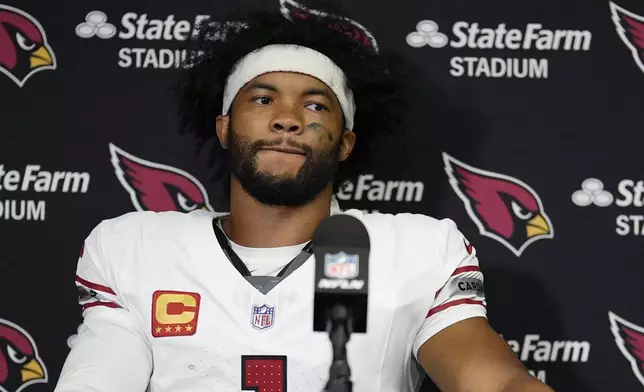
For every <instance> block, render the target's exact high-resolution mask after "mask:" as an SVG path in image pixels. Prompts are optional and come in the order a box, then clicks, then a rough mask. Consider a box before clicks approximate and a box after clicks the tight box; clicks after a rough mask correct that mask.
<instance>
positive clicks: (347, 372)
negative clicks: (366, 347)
mask: <svg viewBox="0 0 644 392" xmlns="http://www.w3.org/2000/svg"><path fill="white" fill-rule="evenodd" d="M330 313H331V314H330V317H329V322H330V324H331V328H330V331H329V337H330V338H331V346H332V347H333V362H332V363H331V368H330V370H329V381H328V382H327V384H326V388H325V389H324V392H351V390H352V388H353V383H352V382H351V368H349V361H348V360H347V342H348V341H349V336H350V335H351V316H350V315H349V310H348V309H347V307H346V306H344V305H339V304H336V305H334V306H333V308H332V309H331V312H330Z"/></svg>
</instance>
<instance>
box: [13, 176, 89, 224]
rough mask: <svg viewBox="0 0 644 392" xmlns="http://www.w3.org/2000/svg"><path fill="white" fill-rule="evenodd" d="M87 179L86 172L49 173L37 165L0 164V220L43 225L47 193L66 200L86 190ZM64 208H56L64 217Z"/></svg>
mask: <svg viewBox="0 0 644 392" xmlns="http://www.w3.org/2000/svg"><path fill="white" fill-rule="evenodd" d="M90 179H91V176H90V174H89V173H87V172H78V171H65V170H53V169H52V168H45V167H43V166H41V165H26V166H24V167H11V166H9V165H6V164H0V220H7V221H21V220H28V221H44V220H45V219H46V218H47V217H48V215H49V212H48V205H49V204H48V201H47V200H43V198H45V197H46V196H47V195H48V194H50V193H62V194H64V195H67V196H68V197H73V196H72V194H83V193H87V191H88V190H89V183H90ZM64 207H65V205H60V213H61V214H63V213H64V210H65V209H64Z"/></svg>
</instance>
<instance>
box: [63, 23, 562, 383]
mask: <svg viewBox="0 0 644 392" xmlns="http://www.w3.org/2000/svg"><path fill="white" fill-rule="evenodd" d="M292 19H293V20H288V19H286V18H284V17H283V16H281V15H264V14H257V15H250V16H248V17H247V18H245V20H246V25H245V26H244V27H243V28H240V27H235V25H229V24H221V25H218V26H210V27H209V28H204V29H203V30H202V35H201V39H200V40H199V43H200V45H202V46H201V47H200V48H199V49H200V50H202V51H203V55H201V56H198V57H197V58H196V59H195V60H194V63H192V64H190V66H189V67H186V68H187V70H186V79H185V82H184V83H183V84H182V86H181V91H180V107H181V119H182V122H181V125H182V129H183V131H184V132H185V133H189V134H192V135H194V136H195V137H196V139H197V140H198V142H199V144H200V146H201V148H203V147H204V146H206V145H212V147H211V148H212V151H211V154H212V158H213V161H214V162H213V171H214V174H215V177H216V178H227V179H229V181H228V184H229V189H228V191H229V197H230V209H229V211H230V212H228V213H211V212H209V211H204V210H198V211H193V212H190V213H178V212H160V213H156V212H132V213H128V214H125V215H123V216H120V217H116V218H113V219H107V220H104V221H103V222H101V223H100V224H99V225H97V226H96V227H95V228H94V230H93V231H92V232H91V233H90V234H89V236H88V237H87V238H86V240H85V243H84V247H83V251H82V252H81V257H80V259H79V261H78V267H77V276H76V285H77V287H78V289H79V302H80V304H81V305H82V307H83V317H84V322H83V325H82V326H81V329H80V331H79V335H78V339H77V340H76V343H75V344H74V346H73V348H72V350H71V352H70V354H69V356H68V358H67V360H66V362H65V365H64V368H63V371H62V374H61V376H60V379H59V381H58V385H57V386H56V389H55V392H144V391H146V390H149V391H151V392H202V391H203V392H206V391H208V392H210V391H244V390H254V391H260V392H288V391H307V392H309V391H328V392H333V391H349V390H351V388H353V389H354V390H355V391H358V392H362V391H365V392H367V391H368V392H385V391H387V392H390V391H391V392H393V391H410V392H411V391H417V390H418V389H419V388H420V386H421V384H422V381H423V379H424V377H426V375H429V377H431V379H432V380H433V382H434V383H435V384H436V385H437V387H438V388H440V390H441V391H444V392H469V391H472V392H474V391H476V392H524V391H525V392H546V391H552V390H551V389H550V388H549V387H548V386H546V385H545V384H543V383H541V382H540V381H538V380H537V379H536V378H534V377H532V376H531V375H530V374H529V373H528V372H527V370H526V369H525V368H524V367H523V365H522V364H521V362H520V361H519V360H518V359H517V358H516V356H515V354H514V353H513V352H512V351H511V349H510V347H509V346H508V345H507V344H506V342H505V341H504V340H503V339H502V338H501V337H500V336H499V334H497V333H496V332H495V331H494V330H493V329H492V328H491V327H490V326H489V325H488V323H487V319H486V309H485V296H484V293H483V290H482V287H483V284H482V283H483V275H482V273H481V271H480V269H479V265H478V259H477V255H476V249H475V248H474V247H472V245H471V244H470V243H469V242H468V241H467V239H465V238H464V237H463V235H462V234H461V233H460V232H459V231H458V229H457V228H456V226H455V224H454V223H453V222H452V221H451V220H449V219H443V220H437V219H434V218H431V217H429V216H425V215H420V214H396V215H391V214H378V213H376V214H366V213H362V212H360V211H358V210H348V211H341V210H340V209H339V206H338V205H337V204H336V203H335V200H334V198H333V194H334V192H335V191H337V189H338V187H339V186H340V185H341V184H342V183H343V182H344V181H346V180H347V179H348V178H351V176H354V175H356V174H359V173H360V171H361V170H364V168H365V167H368V163H369V162H370V159H374V157H373V155H372V152H373V150H374V146H375V145H376V140H380V141H382V140H387V139H386V137H385V136H387V137H391V138H394V139H395V138H396V127H399V126H400V125H399V124H400V119H401V115H402V113H403V112H402V109H404V106H403V105H401V103H402V99H400V97H401V95H400V91H399V90H397V86H398V84H397V81H396V78H395V72H394V71H395V69H394V68H391V67H390V66H389V65H388V64H389V63H388V61H387V57H386V56H385V55H384V54H383V53H382V52H381V51H377V50H375V42H373V39H371V37H370V36H369V35H367V34H364V31H361V30H360V29H357V28H356V26H355V25H351V26H347V25H346V24H349V23H350V22H348V21H346V20H342V19H337V20H335V21H333V23H330V21H329V20H325V19H324V18H320V17H317V18H316V17H312V16H311V17H304V18H302V19H301V20H300V19H298V18H292ZM343 24H345V25H343ZM345 27H350V28H351V29H353V31H354V32H356V31H357V32H358V33H361V34H357V35H356V34H353V36H351V37H350V36H349V35H347V34H346V29H345ZM212 37H219V38H221V37H225V39H216V40H213V39H211V38H212ZM213 142H214V143H213ZM338 216H340V217H342V216H345V217H346V218H347V219H348V218H352V219H353V220H354V221H355V222H358V223H357V224H358V225H359V226H360V227H363V228H365V229H366V231H365V232H366V233H367V234H368V245H367V247H368V250H367V251H368V254H369V257H368V288H369V291H368V305H367V309H366V321H365V322H366V328H364V330H359V328H356V327H355V326H353V325H351V322H350V321H349V322H348V324H346V326H347V327H346V328H347V329H346V330H345V332H351V330H352V329H354V330H355V331H354V333H352V334H351V335H350V338H348V342H346V341H345V343H346V352H345V353H344V357H343V358H345V359H346V360H344V362H342V361H341V362H342V363H343V364H344V366H345V367H346V371H344V372H339V373H338V372H335V373H334V372H333V371H330V369H331V368H332V365H333V366H335V364H336V362H335V361H334V358H335V356H336V349H337V345H336V343H333V342H331V341H330V338H329V333H327V332H328V331H320V330H314V328H313V319H314V317H317V314H318V313H319V312H320V309H314V308H315V305H314V304H315V295H316V293H315V287H316V286H315V282H316V281H317V278H316V276H317V275H316V274H317V272H316V268H317V267H316V265H318V264H319V263H322V262H324V263H326V262H327V260H320V258H326V257H327V256H328V255H326V256H325V255H322V256H320V257H318V256H317V255H318V254H319V252H320V249H321V248H322V247H324V246H329V245H328V244H326V245H325V244H322V241H318V240H317V239H318V238H322V237H323V236H322V235H318V234H316V233H317V230H318V229H319V230H322V229H321V227H322V226H323V225H324V224H325V222H332V219H334V218H337V217H338ZM328 227H332V225H331V224H329V225H328ZM345 229H346V228H343V227H336V229H334V230H335V233H333V231H334V230H331V233H327V234H328V235H329V236H328V238H331V237H333V235H334V234H335V235H336V237H337V236H340V237H342V236H344V237H351V234H350V233H348V234H347V233H345V232H344V231H343V230H345ZM347 230H348V229H347ZM327 231H328V230H327ZM340 239H342V238H340ZM340 242H341V241H339V242H338V244H339V243H340ZM332 245H333V244H332ZM343 255H344V256H345V257H348V256H347V254H344V253H343ZM363 259H364V258H363ZM335 260H336V264H334V265H332V269H331V271H341V270H342V268H345V269H344V270H345V271H346V268H347V267H348V266H351V268H354V272H356V273H358V272H357V271H358V268H366V266H365V263H366V262H367V260H357V259H355V260H353V262H354V264H347V260H340V259H335ZM331 261H332V262H333V259H331ZM343 263H344V264H343ZM320 265H321V264H320ZM325 265H326V264H325ZM333 268H336V269H333ZM365 278H366V277H365ZM466 283H467V284H466ZM348 320H351V317H349V318H348ZM345 340H346V339H345ZM332 346H333V347H332ZM338 363H339V362H338ZM336 370H337V369H336ZM334 374H335V375H334ZM349 376H350V377H349ZM333 377H340V378H342V377H344V380H343V381H342V382H336V381H337V380H334V379H333ZM348 378H350V381H348V380H347V379H348Z"/></svg>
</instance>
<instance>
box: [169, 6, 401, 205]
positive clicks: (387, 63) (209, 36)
mask: <svg viewBox="0 0 644 392" xmlns="http://www.w3.org/2000/svg"><path fill="white" fill-rule="evenodd" d="M299 17H302V15H299ZM291 19H293V20H289V19H287V18H286V17H285V16H283V15H281V14H279V13H274V14H272V13H262V12H259V13H253V14H247V15H246V16H244V17H243V19H238V18H234V19H228V20H236V21H240V20H241V21H243V22H242V23H239V22H237V23H234V22H225V23H218V24H210V25H207V26H203V27H202V28H201V30H200V34H199V38H198V39H196V40H195V41H194V42H193V45H195V46H191V47H190V48H189V49H190V50H191V51H192V53H197V52H198V53H199V54H198V55H196V56H194V57H193V59H192V60H189V61H188V62H187V63H186V68H187V71H186V73H185V75H184V76H185V77H184V78H183V79H182V80H181V82H180V84H179V86H178V89H177V92H178V98H179V99H178V100H179V119H180V131H181V133H183V134H190V135H193V136H194V137H195V139H196V142H197V152H201V151H202V150H203V149H204V148H205V146H207V145H210V146H211V147H210V149H211V150H210V152H209V161H208V165H209V167H211V168H212V169H214V173H213V180H214V181H220V180H222V179H224V177H226V176H229V175H230V169H229V166H228V160H229V155H228V153H227V152H226V150H224V149H223V148H222V147H221V145H220V144H219V142H217V141H216V130H215V129H216V128H215V119H216V118H217V115H219V114H221V109H222V104H223V91H224V87H225V83H226V78H227V77H228V75H229V73H230V72H231V70H232V68H233V66H234V65H235V63H236V62H237V61H238V60H240V59H241V58H242V57H243V56H245V55H246V54H248V53H250V52H251V51H253V50H255V49H258V48H260V47H263V46H265V45H270V44H294V45H302V46H306V47H309V48H312V49H314V50H317V51H319V52H321V53H323V54H325V55H326V56H327V57H329V58H330V59H331V60H333V61H334V62H335V63H336V64H337V65H338V66H339V67H340V68H341V69H342V70H343V71H344V72H345V74H346V75H347V79H348V86H349V88H351V89H352V90H353V93H354V99H355V102H356V114H355V119H354V123H355V126H354V129H353V130H354V131H355V133H356V143H355V146H354V149H353V151H352V153H351V155H350V157H349V158H348V159H347V160H346V161H344V162H341V163H340V164H339V166H338V172H337V174H336V176H335V179H334V192H336V191H337V190H338V188H339V187H340V186H341V185H342V184H343V183H344V182H345V181H347V180H349V179H351V178H355V177H356V176H358V175H359V174H361V173H364V172H365V171H366V170H368V168H369V165H370V163H371V162H373V161H374V160H377V159H379V156H382V155H381V154H382V149H381V148H379V147H383V146H386V147H388V148H391V147H394V146H398V144H397V140H399V138H395V137H391V138H389V137H388V136H391V135H392V134H393V133H394V132H397V130H398V129H400V128H401V123H402V118H403V114H402V113H403V110H404V109H405V108H406V107H407V104H406V102H405V100H404V99H403V97H402V94H401V93H402V86H401V79H400V78H399V77H397V76H399V75H400V72H399V71H400V67H399V65H400V64H399V62H400V60H399V59H398V58H397V57H396V56H394V55H390V54H388V55H385V54H384V53H383V51H382V49H376V46H375V42H374V41H372V40H371V37H370V36H368V35H365V34H364V31H361V30H360V29H358V28H356V26H355V25H354V24H351V22H349V21H348V20H347V19H345V18H339V17H331V18H329V17H327V18H322V17H314V16H311V15H309V17H304V18H303V19H299V18H298V17H297V14H295V17H291ZM233 115H234V113H233ZM383 137H387V140H386V141H385V140H384V139H383ZM213 139H215V140H214V142H213ZM378 151H380V153H381V154H379V153H378ZM386 155H387V156H386V157H385V158H390V157H391V154H390V153H389V154H386Z"/></svg>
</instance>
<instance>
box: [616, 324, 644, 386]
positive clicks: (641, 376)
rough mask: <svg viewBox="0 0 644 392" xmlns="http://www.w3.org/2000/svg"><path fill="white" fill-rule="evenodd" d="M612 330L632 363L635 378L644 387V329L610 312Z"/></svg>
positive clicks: (618, 344)
mask: <svg viewBox="0 0 644 392" xmlns="http://www.w3.org/2000/svg"><path fill="white" fill-rule="evenodd" d="M608 319H609V321H610V330H611V332H612V333H613V336H614V337H615V343H616V344H617V347H619V351H621V352H622V355H624V357H625V358H626V359H627V360H628V362H630V364H631V369H632V370H633V374H635V377H637V379H638V380H639V381H640V382H641V383H642V385H644V327H642V326H640V325H637V324H633V323H631V322H630V321H626V320H624V319H623V318H621V317H619V316H618V315H616V314H615V313H613V312H608Z"/></svg>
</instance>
